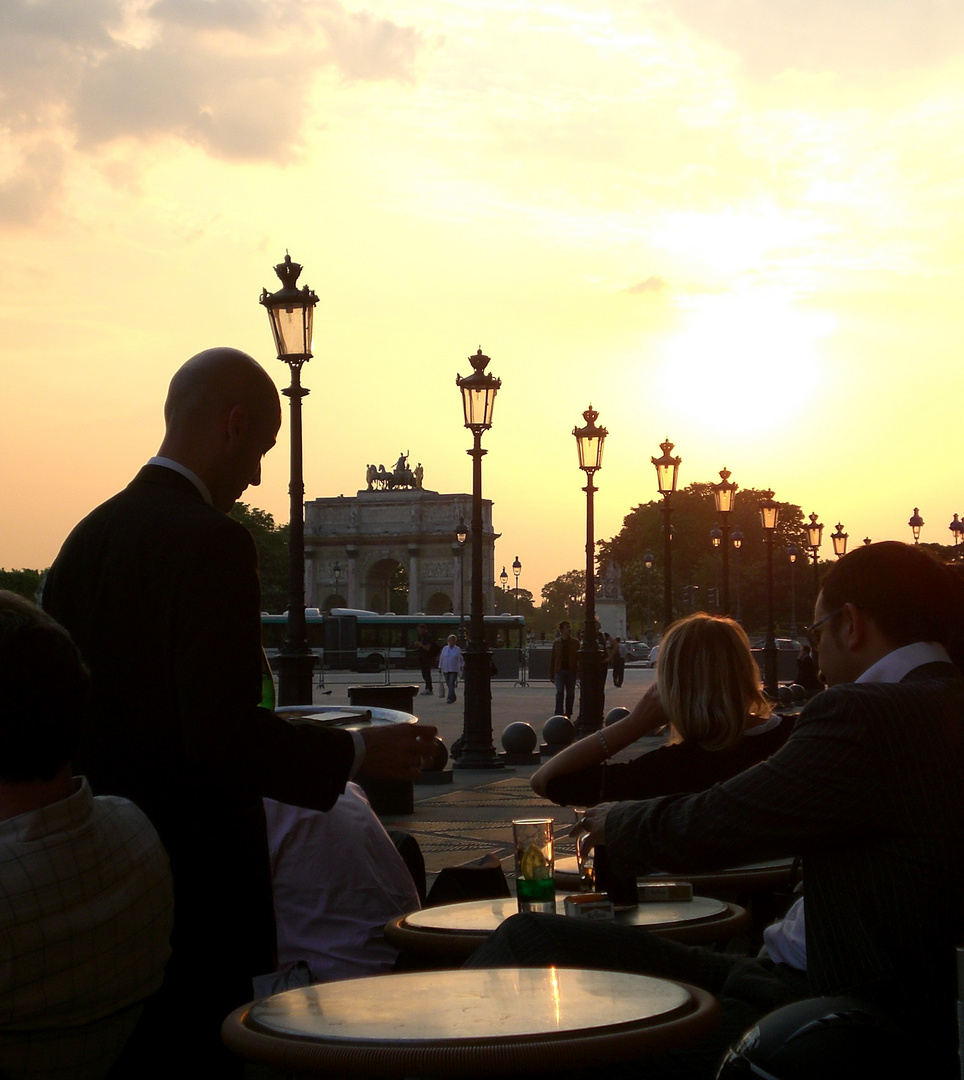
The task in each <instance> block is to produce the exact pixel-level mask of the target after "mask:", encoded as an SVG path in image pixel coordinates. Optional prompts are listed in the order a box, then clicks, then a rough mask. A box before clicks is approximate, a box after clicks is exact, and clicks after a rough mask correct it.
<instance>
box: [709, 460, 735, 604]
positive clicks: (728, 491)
mask: <svg viewBox="0 0 964 1080" xmlns="http://www.w3.org/2000/svg"><path fill="white" fill-rule="evenodd" d="M738 486H739V485H738V484H734V483H733V482H732V481H731V480H730V470H729V469H727V468H723V469H720V482H719V483H718V484H714V485H713V500H714V502H715V503H716V512H717V513H718V514H719V515H720V529H721V532H722V533H723V537H722V541H721V549H720V551H721V554H722V556H723V607H722V608H721V611H722V613H723V614H724V615H729V614H730V545H729V543H728V540H729V535H730V511H731V510H732V509H733V499H734V497H735V496H736V489H737V487H738Z"/></svg>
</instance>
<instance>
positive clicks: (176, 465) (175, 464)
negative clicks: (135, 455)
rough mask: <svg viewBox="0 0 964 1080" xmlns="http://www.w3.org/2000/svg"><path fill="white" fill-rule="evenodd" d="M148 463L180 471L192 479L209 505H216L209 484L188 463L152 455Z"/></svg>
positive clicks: (188, 478)
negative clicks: (184, 463) (192, 470)
mask: <svg viewBox="0 0 964 1080" xmlns="http://www.w3.org/2000/svg"><path fill="white" fill-rule="evenodd" d="M147 464H148V465H160V466H161V468H162V469H171V470H173V471H174V472H176V473H180V474H181V476H183V477H184V478H185V479H186V480H190V481H191V483H192V484H193V485H194V486H195V487H196V488H197V489H198V491H199V492H200V493H201V497H202V498H203V499H204V501H205V502H206V503H207V504H208V506H213V505H214V502H213V500H212V499H211V492H210V491H208V486H207V484H205V482H204V481H203V480H202V479H201V478H200V476H198V474H197V473H196V472H191V470H190V469H189V468H188V467H187V466H186V465H182V464H181V463H180V462H179V461H175V460H174V459H173V458H169V457H152V458H151V460H150V461H149V462H148V463H147Z"/></svg>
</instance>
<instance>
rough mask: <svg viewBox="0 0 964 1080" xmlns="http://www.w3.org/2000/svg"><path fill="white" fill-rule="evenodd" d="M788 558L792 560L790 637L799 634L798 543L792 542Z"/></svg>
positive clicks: (788, 550)
mask: <svg viewBox="0 0 964 1080" xmlns="http://www.w3.org/2000/svg"><path fill="white" fill-rule="evenodd" d="M787 558H788V559H789V560H790V637H793V638H795V637H796V636H797V584H796V580H795V573H796V569H797V559H799V558H800V549H799V548H798V547H797V545H796V544H792V543H791V544H790V546H789V547H788V548H787Z"/></svg>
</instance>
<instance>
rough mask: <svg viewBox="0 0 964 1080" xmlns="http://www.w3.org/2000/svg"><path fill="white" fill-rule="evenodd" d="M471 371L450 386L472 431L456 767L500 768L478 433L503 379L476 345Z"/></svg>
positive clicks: (489, 420) (485, 424)
mask: <svg viewBox="0 0 964 1080" xmlns="http://www.w3.org/2000/svg"><path fill="white" fill-rule="evenodd" d="M469 362H470V363H471V364H472V374H471V375H466V376H465V377H464V378H463V377H462V376H461V375H457V376H456V378H455V384H456V386H458V388H459V390H461V392H462V411H463V414H464V417H465V426H466V427H467V428H468V429H469V431H471V432H472V440H473V441H472V449H471V450H467V451H466V453H467V454H468V455H469V456H470V457H471V458H472V604H471V613H470V616H469V643H468V646H467V648H466V650H465V692H464V693H463V694H462V701H463V703H464V711H463V728H462V740H463V742H462V753H461V754H460V756H459V758H458V760H457V761H456V762H455V766H454V767H455V768H457V769H501V768H503V762H502V760H501V759H500V758H499V756H498V755H497V754H496V752H495V747H494V746H493V745H492V684H491V676H490V667H489V665H490V663H491V656H490V654H489V648H488V645H487V644H486V641H485V623H484V621H483V609H484V605H485V598H484V596H483V592H482V539H483V538H482V458H483V457H484V456H485V454H486V451H485V450H483V449H482V432H483V431H488V430H489V428H490V427H492V409H493V407H494V406H495V395H496V393H497V391H498V389H499V387H500V386H501V385H502V380H501V379H497V378H495V376H493V375H490V374H489V373H488V372H487V371H486V370H485V368H486V365H487V364H488V362H489V358H488V357H487V356H485V355H483V353H482V350H481V348H480V349H479V351H478V352H477V353H476V354H475V355H474V356H470V357H469Z"/></svg>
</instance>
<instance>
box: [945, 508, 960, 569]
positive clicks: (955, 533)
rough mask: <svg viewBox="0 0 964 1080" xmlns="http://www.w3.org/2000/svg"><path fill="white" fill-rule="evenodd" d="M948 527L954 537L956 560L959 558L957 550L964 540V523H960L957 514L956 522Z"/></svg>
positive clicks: (955, 516)
mask: <svg viewBox="0 0 964 1080" xmlns="http://www.w3.org/2000/svg"><path fill="white" fill-rule="evenodd" d="M947 527H948V528H949V529H950V530H951V533H952V534H953V536H954V558H955V559H956V558H957V557H958V554H957V549H958V547H959V546H960V544H961V542H962V540H964V522H962V521H960V520H959V519H958V516H957V514H955V515H954V520H953V521H952V522H951V523H950V525H948V526H947Z"/></svg>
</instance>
